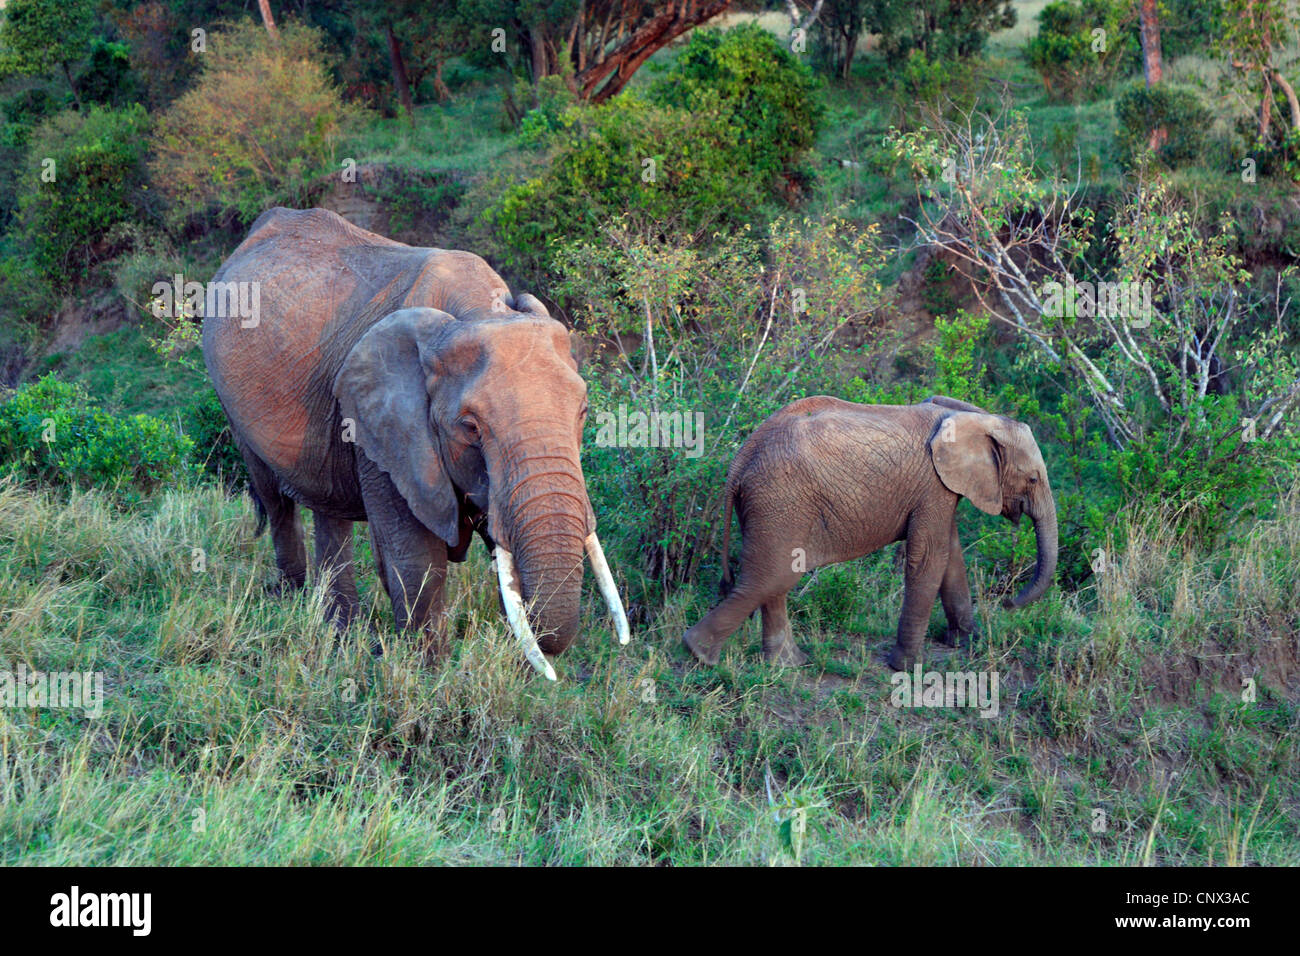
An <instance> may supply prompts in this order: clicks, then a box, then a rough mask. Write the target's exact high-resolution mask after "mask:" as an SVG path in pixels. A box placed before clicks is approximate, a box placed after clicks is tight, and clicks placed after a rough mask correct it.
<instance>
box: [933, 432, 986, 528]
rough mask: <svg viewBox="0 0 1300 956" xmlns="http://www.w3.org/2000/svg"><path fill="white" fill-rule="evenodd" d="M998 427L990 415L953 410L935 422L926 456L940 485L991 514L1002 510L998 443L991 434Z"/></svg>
mask: <svg viewBox="0 0 1300 956" xmlns="http://www.w3.org/2000/svg"><path fill="white" fill-rule="evenodd" d="M1000 427H1001V423H1000V421H999V420H998V418H997V417H996V416H994V415H987V414H979V413H976V412H954V413H953V414H951V415H948V416H947V417H945V418H944V419H943V420H942V421H940V422H939V426H938V427H937V428H936V429H935V432H934V435H932V436H931V438H930V457H931V458H932V459H933V460H934V470H935V471H937V472H938V473H939V480H940V481H942V482H943V484H944V487H945V488H947V489H948V490H949V491H952V492H955V493H957V494H959V495H961V496H962V497H964V498H968V499H969V500H970V503H971V504H973V505H974V506H975V507H976V508H978V509H979V510H980V511H983V512H985V513H986V514H991V515H996V514H1001V513H1002V482H1001V481H1000V480H999V479H1000V475H999V471H1000V468H999V458H998V443H997V441H996V439H995V438H994V437H993V436H994V433H995V431H997V429H998V428H1000Z"/></svg>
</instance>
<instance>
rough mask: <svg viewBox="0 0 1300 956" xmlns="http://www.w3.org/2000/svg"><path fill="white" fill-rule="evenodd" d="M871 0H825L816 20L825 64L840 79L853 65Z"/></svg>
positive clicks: (845, 77) (847, 75) (846, 77)
mask: <svg viewBox="0 0 1300 956" xmlns="http://www.w3.org/2000/svg"><path fill="white" fill-rule="evenodd" d="M871 3H872V0H829V2H828V3H827V5H826V8H825V10H824V11H822V16H821V19H820V20H818V21H817V35H818V39H819V40H820V41H821V46H822V50H823V51H824V53H825V55H826V60H827V62H828V65H829V66H830V69H831V70H832V71H833V72H834V73H835V74H836V75H837V76H839V77H841V78H843V79H848V78H849V76H850V73H851V71H852V69H853V55H854V54H855V53H856V52H857V50H858V37H860V36H861V35H862V31H863V29H864V28H865V27H866V23H867V14H868V11H869V9H870V8H871ZM818 5H819V6H820V4H818Z"/></svg>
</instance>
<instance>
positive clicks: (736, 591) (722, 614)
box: [682, 577, 784, 664]
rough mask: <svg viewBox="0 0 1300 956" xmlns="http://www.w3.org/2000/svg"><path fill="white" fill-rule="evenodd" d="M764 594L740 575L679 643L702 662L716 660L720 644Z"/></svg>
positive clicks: (720, 648)
mask: <svg viewBox="0 0 1300 956" xmlns="http://www.w3.org/2000/svg"><path fill="white" fill-rule="evenodd" d="M783 593H784V592H783ZM765 597H766V595H765V594H764V593H763V592H761V591H759V590H758V589H757V588H755V587H752V586H750V585H749V584H748V582H746V581H745V580H744V578H743V577H742V578H741V579H740V580H739V581H737V582H736V586H735V588H733V589H732V591H731V593H730V594H728V595H727V596H726V597H725V598H724V599H723V600H722V603H720V604H719V605H718V606H717V607H715V608H714V609H713V610H712V611H710V612H709V613H708V614H706V615H704V617H702V618H701V619H700V620H699V622H698V623H696V625H695V626H694V627H692V628H691V629H690V630H689V631H687V632H686V634H685V635H684V636H683V637H682V643H683V644H685V645H686V646H687V647H688V648H690V650H691V653H692V654H694V655H695V656H696V658H698V659H699V660H700V661H702V662H703V663H705V664H716V663H718V658H720V657H721V656H722V645H723V644H724V643H726V640H727V638H729V637H730V636H731V635H732V634H734V633H735V632H736V629H737V628H738V627H740V625H741V624H743V623H745V618H747V617H749V615H751V614H753V613H754V609H755V608H756V607H758V606H759V605H760V604H762V603H763V601H764V598H765Z"/></svg>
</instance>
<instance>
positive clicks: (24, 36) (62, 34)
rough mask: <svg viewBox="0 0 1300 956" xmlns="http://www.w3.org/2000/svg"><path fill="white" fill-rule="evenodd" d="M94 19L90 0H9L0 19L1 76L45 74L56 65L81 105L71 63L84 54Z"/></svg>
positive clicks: (93, 9) (78, 106) (74, 97)
mask: <svg viewBox="0 0 1300 956" xmlns="http://www.w3.org/2000/svg"><path fill="white" fill-rule="evenodd" d="M94 23H95V5H94V2H93V0H9V3H8V4H7V5H6V6H5V7H4V19H3V20H0V77H3V76H12V75H15V74H17V75H24V76H45V75H47V74H48V73H50V72H51V71H52V70H53V69H54V68H55V67H58V68H60V69H62V71H63V76H64V79H66V80H67V81H68V87H69V88H70V89H71V90H72V98H73V99H74V100H75V101H76V103H77V108H78V109H80V108H81V94H80V92H79V91H78V90H77V84H76V82H75V81H74V80H73V78H72V66H73V65H74V64H75V63H77V62H78V61H79V60H81V58H82V57H84V56H85V54H86V49H87V47H88V45H89V44H90V37H91V32H92V29H93V27H94Z"/></svg>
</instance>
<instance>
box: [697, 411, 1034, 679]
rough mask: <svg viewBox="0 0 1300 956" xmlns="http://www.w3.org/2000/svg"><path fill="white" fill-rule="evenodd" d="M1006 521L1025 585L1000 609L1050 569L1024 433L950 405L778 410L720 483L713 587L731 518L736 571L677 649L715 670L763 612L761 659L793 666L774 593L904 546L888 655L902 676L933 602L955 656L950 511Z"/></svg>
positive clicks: (959, 564) (1029, 439)
mask: <svg viewBox="0 0 1300 956" xmlns="http://www.w3.org/2000/svg"><path fill="white" fill-rule="evenodd" d="M961 498H968V499H969V500H970V502H971V503H972V504H974V505H975V507H977V508H979V509H980V510H981V511H984V512H986V513H988V514H1000V515H1002V516H1003V517H1005V518H1007V519H1008V520H1009V521H1012V522H1013V523H1014V522H1019V521H1020V519H1021V517H1022V516H1024V515H1028V516H1029V518H1030V519H1031V520H1032V521H1033V522H1034V528H1035V531H1036V534H1037V540H1038V561H1037V566H1036V567H1035V569H1034V576H1033V578H1032V580H1030V581H1029V583H1027V584H1026V585H1025V586H1024V588H1023V589H1022V590H1021V591H1020V593H1019V594H1017V595H1016V596H1015V597H1014V598H1010V599H1009V600H1008V601H1007V602H1006V603H1007V605H1008V606H1014V607H1019V606H1021V605H1024V604H1028V603H1029V602H1031V601H1036V600H1037V599H1038V598H1039V597H1041V596H1042V595H1043V593H1044V592H1045V591H1046V590H1047V588H1048V586H1049V585H1050V584H1051V582H1052V576H1053V574H1054V573H1055V571H1056V549H1057V542H1056V505H1055V503H1054V502H1053V500H1052V489H1051V487H1050V485H1049V484H1048V481H1047V466H1046V465H1045V464H1044V463H1043V456H1042V454H1041V453H1040V452H1039V450H1038V445H1037V443H1036V442H1035V441H1034V436H1033V434H1032V433H1031V432H1030V430H1029V428H1028V426H1026V425H1024V424H1022V423H1020V422H1017V421H1013V420H1012V419H1010V418H1006V417H1003V416H1001V415H990V414H989V413H987V412H985V411H984V410H983V409H982V408H977V407H976V406H974V405H970V404H967V403H966V402H960V401H957V400H956V399H951V398H946V397H943V396H935V397H932V398H930V399H927V400H926V401H925V402H922V403H920V404H918V405H858V404H855V403H853V402H845V401H841V400H840V399H837V398H829V397H826V396H816V397H813V398H805V399H801V400H799V401H797V402H793V403H791V404H790V405H787V406H786V407H785V408H783V409H781V411H779V412H777V413H776V414H774V415H773V416H772V417H771V418H769V419H767V420H766V421H765V422H763V424H762V425H760V426H759V427H758V428H757V429H755V430H754V433H753V434H752V435H751V436H750V437H749V439H748V440H747V441H746V442H745V444H744V445H743V446H742V447H741V449H740V451H739V452H738V453H737V454H736V459H735V461H733V462H732V464H731V469H730V471H729V472H728V474H727V484H726V490H725V493H724V510H723V521H724V522H725V524H724V528H725V530H724V532H723V537H722V552H723V562H724V571H723V586H724V590H725V589H727V588H728V586H729V585H730V582H731V569H730V566H729V562H728V558H727V553H728V543H729V537H730V533H731V527H730V526H731V513H732V510H733V508H734V509H735V510H736V511H737V512H738V514H739V518H740V530H741V535H742V545H741V559H740V574H739V576H738V578H737V580H736V582H735V586H734V587H731V588H730V591H729V593H728V594H727V597H726V598H725V599H724V600H723V601H722V602H721V603H720V604H719V605H718V606H717V607H715V608H714V609H713V610H712V611H710V612H709V613H708V614H707V615H706V616H705V617H704V618H703V619H702V620H701V621H700V622H699V623H698V624H696V625H695V626H694V627H692V628H691V629H690V630H689V631H687V632H686V634H685V636H684V638H683V641H684V642H685V644H686V646H687V647H688V648H690V650H691V651H692V652H693V653H694V654H695V656H696V657H697V658H699V659H700V660H701V661H704V662H705V663H708V664H716V663H717V661H718V657H719V655H720V654H721V651H722V645H723V643H724V642H725V641H726V639H727V638H728V637H729V636H730V635H731V634H732V633H733V632H734V631H735V630H736V629H737V628H738V627H739V626H740V625H741V623H742V622H743V621H744V620H745V618H747V617H748V616H749V615H750V614H751V613H752V612H753V611H754V609H755V608H757V607H761V608H762V616H763V652H764V655H765V656H766V657H767V658H768V659H769V660H772V661H775V662H777V663H781V664H802V663H804V662H805V661H806V660H807V657H806V656H805V655H804V653H803V652H802V651H800V650H799V648H798V647H796V646H795V644H794V642H793V640H792V639H791V635H790V619H789V617H788V615H787V613H786V594H787V593H788V592H789V590H790V589H791V588H792V587H794V585H795V584H796V583H797V582H798V580H799V578H800V577H801V576H802V574H803V573H804V572H805V571H811V570H813V569H815V568H818V567H821V566H823V565H827V564H836V563H838V562H841V561H849V560H852V559H853V558H857V557H860V556H862V555H864V554H870V553H871V552H873V551H877V550H879V549H880V548H883V547H885V546H886V545H888V544H891V543H893V542H895V541H905V542H906V545H905V546H904V550H905V562H904V567H905V570H904V590H903V611H902V614H901V615H900V617H899V621H898V639H897V642H896V644H895V646H894V648H893V650H892V651H891V652H890V654H889V664H890V666H891V667H893V668H894V669H896V670H904V669H907V668H910V667H912V666H913V664H914V663H915V662H916V659H917V656H918V654H919V652H920V649H921V642H922V638H924V636H925V632H926V627H927V625H928V624H929V620H930V610H931V609H932V608H933V607H934V601H935V598H936V597H938V598H939V599H940V600H941V601H942V602H943V610H944V614H945V616H946V617H947V619H948V629H947V632H946V634H945V637H944V643H947V644H951V645H955V644H958V643H961V642H962V641H963V640H965V639H966V638H967V637H968V636H969V635H970V634H971V633H972V632H973V631H974V628H975V621H974V611H973V609H972V606H971V596H970V585H969V584H968V582H967V580H966V565H965V563H964V562H963V561H962V553H961V541H960V540H958V537H957V520H956V515H957V502H958V501H959V500H960V499H961Z"/></svg>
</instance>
